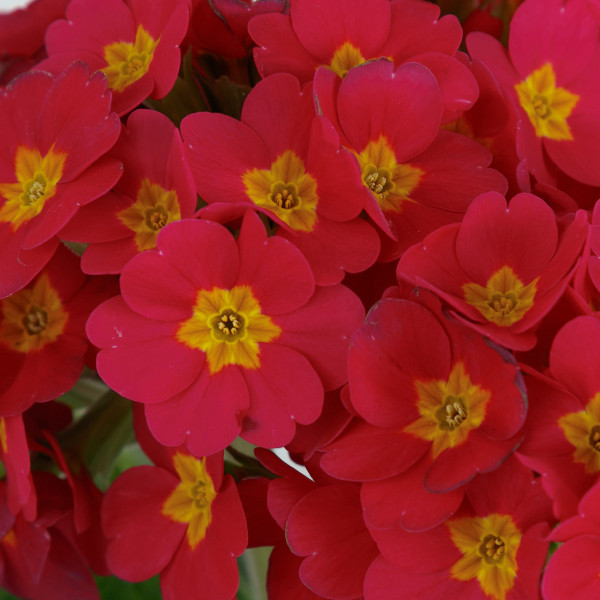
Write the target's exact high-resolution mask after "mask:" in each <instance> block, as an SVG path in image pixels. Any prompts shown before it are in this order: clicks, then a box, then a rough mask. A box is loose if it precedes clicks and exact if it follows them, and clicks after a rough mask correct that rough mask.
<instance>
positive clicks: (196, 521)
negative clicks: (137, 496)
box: [162, 452, 217, 550]
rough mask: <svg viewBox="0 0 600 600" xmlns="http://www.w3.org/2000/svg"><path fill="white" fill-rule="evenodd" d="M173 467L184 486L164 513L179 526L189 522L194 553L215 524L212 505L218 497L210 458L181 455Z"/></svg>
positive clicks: (167, 502) (173, 493)
mask: <svg viewBox="0 0 600 600" xmlns="http://www.w3.org/2000/svg"><path fill="white" fill-rule="evenodd" d="M173 466H174V468H175V471H176V472H177V474H178V475H179V479H180V480H181V483H179V485H178V486H177V487H176V488H175V489H174V490H173V492H172V493H171V495H170V496H169V497H168V498H167V499H166V501H165V503H164V504H163V507H162V514H163V515H164V516H165V517H168V518H169V519H171V520H172V521H175V522H176V523H187V525H188V527H187V532H186V538H187V541H188V544H189V546H190V548H191V549H192V550H193V549H194V548H195V547H196V546H197V545H198V544H199V543H200V542H201V541H202V540H203V539H204V537H205V536H206V530H207V529H208V527H209V526H210V524H211V522H212V503H213V500H214V499H215V498H216V496H217V492H216V491H215V487H214V484H213V480H212V478H211V476H210V474H209V473H208V472H207V470H206V458H202V459H201V460H198V459H197V458H195V457H193V456H190V455H187V454H182V453H180V452H177V453H176V454H175V455H174V456H173Z"/></svg>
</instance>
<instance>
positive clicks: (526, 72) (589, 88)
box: [467, 0, 600, 186]
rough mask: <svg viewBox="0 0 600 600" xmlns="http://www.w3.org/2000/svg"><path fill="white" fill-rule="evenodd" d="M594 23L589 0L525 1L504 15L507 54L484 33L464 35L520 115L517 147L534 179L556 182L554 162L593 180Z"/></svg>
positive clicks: (598, 98) (597, 178)
mask: <svg viewBox="0 0 600 600" xmlns="http://www.w3.org/2000/svg"><path fill="white" fill-rule="evenodd" d="M597 28H598V17H597V15H596V14H594V8H593V7H592V3H590V2H586V1H585V0H575V1H573V2H566V3H565V2H562V0H527V2H524V3H523V4H522V5H521V6H520V7H519V8H518V10H517V11H516V12H515V14H514V17H513V19H512V20H511V25H510V36H509V43H508V50H509V51H508V54H507V53H506V51H505V50H504V48H503V47H502V46H501V45H500V42H498V41H497V40H495V39H494V38H492V37H491V36H489V35H487V34H483V33H472V34H470V35H469V36H468V38H467V47H468V49H469V53H470V54H471V56H472V57H473V58H474V59H476V60H478V61H481V62H482V63H483V64H484V65H486V66H487V67H488V69H489V70H490V72H491V73H492V74H493V75H494V77H495V78H496V79H497V81H498V83H499V85H500V86H501V87H502V88H503V90H504V91H505V93H506V95H507V97H508V98H510V99H511V101H512V103H513V104H514V106H515V107H516V109H517V111H518V112H519V115H520V119H519V126H518V128H517V129H516V134H517V148H518V152H519V154H520V158H522V159H523V160H524V164H525V167H526V168H527V170H528V171H529V172H530V173H531V174H532V175H534V177H535V178H536V180H537V181H540V182H544V183H547V184H551V185H556V182H557V177H558V175H557V172H556V171H557V169H556V167H558V169H560V170H561V171H562V172H564V173H566V174H567V175H569V176H570V177H572V178H573V179H576V180H577V181H580V182H582V183H585V184H588V185H594V186H597V185H600V174H599V173H598V169H597V168H596V165H597V164H598V161H599V160H600V150H599V148H598V143H597V140H598V136H599V135H600V118H599V117H598V104H599V102H600V88H599V86H598V77H597V76H596V75H597V73H598V68H599V66H600V65H599V58H598V57H599V54H598V50H599V43H598V35H597ZM548 159H550V160H548Z"/></svg>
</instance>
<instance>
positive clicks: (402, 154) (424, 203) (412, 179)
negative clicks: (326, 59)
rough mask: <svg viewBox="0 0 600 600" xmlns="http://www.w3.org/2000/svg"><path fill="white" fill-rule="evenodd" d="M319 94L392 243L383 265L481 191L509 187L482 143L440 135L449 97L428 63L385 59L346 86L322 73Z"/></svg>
mask: <svg viewBox="0 0 600 600" xmlns="http://www.w3.org/2000/svg"><path fill="white" fill-rule="evenodd" d="M315 93H316V95H317V101H318V104H319V108H320V110H321V111H322V113H323V115H324V116H325V117H327V118H328V119H329V120H330V121H331V123H333V124H334V126H335V128H336V130H337V131H338V133H339V135H340V139H341V141H342V144H343V145H344V146H346V147H347V148H349V149H350V150H351V151H352V152H353V154H354V155H355V156H356V159H357V161H358V165H359V168H360V172H361V177H362V181H363V197H364V205H365V209H366V211H367V213H368V214H369V216H370V217H371V218H372V219H373V221H374V222H375V223H376V224H377V225H378V226H379V227H380V228H381V229H382V231H384V232H386V233H387V234H388V236H390V237H392V238H393V241H392V240H390V239H389V238H388V237H387V236H382V238H383V239H382V243H383V251H382V255H383V256H382V259H383V260H392V259H394V258H397V257H398V256H400V254H401V253H402V252H403V251H404V250H405V249H406V248H408V247H409V246H410V245H412V244H414V243H416V242H418V241H420V240H422V239H423V237H424V236H425V234H427V233H429V232H431V231H434V230H435V229H437V228H438V227H440V226H442V225H445V224H447V223H453V222H456V221H457V220H458V219H460V217H461V215H462V214H463V213H464V211H465V210H466V209H467V207H468V205H469V203H470V202H471V201H472V200H473V198H475V197H476V196H477V195H478V194H480V193H482V192H484V191H488V190H490V189H493V190H496V191H499V192H504V191H505V190H506V180H505V179H504V177H503V176H502V175H500V173H498V172H497V171H494V170H492V169H488V168H486V167H487V166H488V165H489V163H490V161H491V155H490V154H489V152H488V151H487V150H486V149H485V148H484V147H483V146H481V145H480V144H477V143H476V142H474V141H473V140H471V139H469V138H467V137H466V136H463V135H459V134H456V133H452V132H449V131H440V124H441V117H442V109H443V98H442V94H441V92H440V88H439V85H438V83H437V82H436V80H435V78H434V77H433V75H432V74H431V72H430V71H429V70H428V69H426V68H425V67H423V66H422V65H419V64H415V63H410V64H404V65H401V66H400V67H398V68H394V65H393V64H392V63H391V62H389V61H388V60H385V59H382V60H378V61H373V62H370V63H367V64H365V65H362V66H359V67H356V68H354V69H353V70H352V71H351V72H350V73H348V75H347V76H346V78H345V79H344V80H343V81H341V82H340V81H339V79H338V78H336V77H335V75H333V74H332V73H331V72H330V71H328V70H327V69H319V71H318V72H317V74H316V76H315ZM459 182H460V183H459Z"/></svg>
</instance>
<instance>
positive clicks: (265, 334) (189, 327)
mask: <svg viewBox="0 0 600 600" xmlns="http://www.w3.org/2000/svg"><path fill="white" fill-rule="evenodd" d="M280 333H281V329H280V328H279V327H278V326H277V325H275V323H273V321H271V319H270V317H268V316H267V315H263V314H262V313H261V308H260V304H259V302H258V300H257V299H256V298H255V297H254V294H253V293H252V289H251V288H250V286H247V285H238V286H235V287H233V288H232V289H230V290H225V289H222V288H213V289H212V290H200V291H199V292H198V295H197V297H196V304H195V305H194V312H193V315H192V316H191V317H190V318H189V319H187V321H184V322H183V323H181V325H180V326H179V329H178V330H177V340H178V341H179V342H181V343H182V344H185V345H186V346H188V347H189V348H195V349H197V350H202V351H203V352H205V353H206V360H207V363H208V368H209V370H210V373H211V374H213V375H214V374H215V373H218V372H219V371H220V370H221V369H223V368H224V367H226V366H228V365H239V366H241V367H244V368H246V369H258V368H259V367H260V345H259V344H260V343H268V342H272V341H273V340H275V339H276V338H277V337H279V335H280Z"/></svg>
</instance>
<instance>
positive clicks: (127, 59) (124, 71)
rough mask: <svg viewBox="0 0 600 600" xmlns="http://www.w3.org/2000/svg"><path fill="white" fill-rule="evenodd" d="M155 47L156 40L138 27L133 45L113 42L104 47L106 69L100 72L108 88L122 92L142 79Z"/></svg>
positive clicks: (148, 66)
mask: <svg viewBox="0 0 600 600" xmlns="http://www.w3.org/2000/svg"><path fill="white" fill-rule="evenodd" d="M157 45H158V40H155V39H154V38H153V37H152V36H151V35H150V33H148V31H146V30H145V29H144V28H143V27H142V26H141V25H138V28H137V31H136V34H135V41H134V43H133V44H132V43H131V42H115V43H114V44H108V45H107V46H104V60H105V61H106V67H104V68H103V69H102V72H103V73H104V74H105V75H106V77H107V79H108V87H109V88H110V89H111V90H115V91H117V92H122V91H123V90H124V89H125V88H126V87H127V86H129V85H131V84H132V83H135V82H136V81H137V80H138V79H140V78H141V77H143V76H144V75H145V74H146V73H147V72H148V69H149V68H150V63H151V62H152V59H153V58H154V50H155V49H156V46H157Z"/></svg>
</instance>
